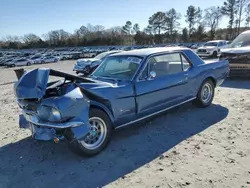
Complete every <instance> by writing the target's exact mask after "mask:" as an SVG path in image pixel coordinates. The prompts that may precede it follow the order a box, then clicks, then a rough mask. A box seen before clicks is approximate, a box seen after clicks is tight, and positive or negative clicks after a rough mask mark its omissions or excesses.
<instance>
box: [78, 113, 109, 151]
mask: <svg viewBox="0 0 250 188" xmlns="http://www.w3.org/2000/svg"><path fill="white" fill-rule="evenodd" d="M89 123H90V125H91V127H90V131H89V133H88V136H87V137H86V139H85V140H84V141H81V144H82V145H83V146H84V147H85V148H86V149H89V150H95V149H97V148H98V147H100V146H101V145H102V143H103V142H104V140H105V138H106V136H107V126H106V124H105V122H104V121H103V120H102V119H101V118H99V117H91V118H90V119H89Z"/></svg>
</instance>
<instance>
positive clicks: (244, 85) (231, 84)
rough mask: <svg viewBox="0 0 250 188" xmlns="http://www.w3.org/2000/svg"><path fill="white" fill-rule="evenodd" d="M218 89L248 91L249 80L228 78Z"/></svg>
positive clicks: (249, 86)
mask: <svg viewBox="0 0 250 188" xmlns="http://www.w3.org/2000/svg"><path fill="white" fill-rule="evenodd" d="M220 87H228V88H236V89H250V78H228V79H226V80H225V81H224V82H223V84H222V85H221V86H220Z"/></svg>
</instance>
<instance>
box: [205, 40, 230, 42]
mask: <svg viewBox="0 0 250 188" xmlns="http://www.w3.org/2000/svg"><path fill="white" fill-rule="evenodd" d="M207 42H226V40H210V41H207Z"/></svg>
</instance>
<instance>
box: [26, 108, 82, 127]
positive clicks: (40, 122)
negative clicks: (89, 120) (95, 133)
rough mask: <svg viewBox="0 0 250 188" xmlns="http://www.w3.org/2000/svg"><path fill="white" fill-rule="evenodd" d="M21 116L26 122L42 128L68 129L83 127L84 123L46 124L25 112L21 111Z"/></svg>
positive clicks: (32, 114) (34, 115) (30, 113)
mask: <svg viewBox="0 0 250 188" xmlns="http://www.w3.org/2000/svg"><path fill="white" fill-rule="evenodd" d="M23 116H24V118H25V119H26V120H27V121H28V122H30V123H32V124H34V125H38V126H42V127H49V128H57V129H65V128H69V127H78V126H82V125H85V123H83V122H79V121H72V122H71V121H70V122H64V123H53V122H46V121H42V120H40V119H39V117H38V116H37V115H36V114H34V113H32V112H27V111H23Z"/></svg>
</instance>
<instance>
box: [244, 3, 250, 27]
mask: <svg viewBox="0 0 250 188" xmlns="http://www.w3.org/2000/svg"><path fill="white" fill-rule="evenodd" d="M245 12H246V23H245V24H246V27H249V25H250V3H249V4H248V5H247V6H246V7H245Z"/></svg>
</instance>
